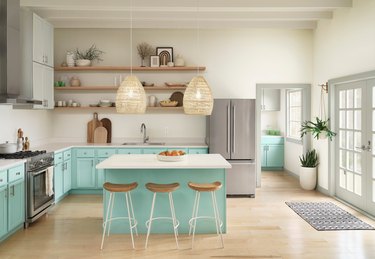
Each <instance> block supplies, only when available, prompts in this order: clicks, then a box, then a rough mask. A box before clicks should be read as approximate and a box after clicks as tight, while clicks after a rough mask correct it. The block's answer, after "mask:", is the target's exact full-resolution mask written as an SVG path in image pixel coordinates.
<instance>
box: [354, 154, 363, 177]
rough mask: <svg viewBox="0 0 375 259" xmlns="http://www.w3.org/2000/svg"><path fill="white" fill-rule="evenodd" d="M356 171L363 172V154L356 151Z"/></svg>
mask: <svg viewBox="0 0 375 259" xmlns="http://www.w3.org/2000/svg"><path fill="white" fill-rule="evenodd" d="M354 172H356V173H358V174H361V173H362V154H361V153H354Z"/></svg>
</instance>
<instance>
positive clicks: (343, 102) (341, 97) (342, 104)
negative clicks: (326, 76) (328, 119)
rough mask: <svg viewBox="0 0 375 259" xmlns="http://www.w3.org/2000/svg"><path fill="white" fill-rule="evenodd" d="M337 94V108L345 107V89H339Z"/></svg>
mask: <svg viewBox="0 0 375 259" xmlns="http://www.w3.org/2000/svg"><path fill="white" fill-rule="evenodd" d="M339 95H340V98H339V99H340V100H339V108H340V109H344V108H346V91H345V90H343V91H340V93H339Z"/></svg>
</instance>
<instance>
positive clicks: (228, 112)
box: [227, 105, 230, 154]
mask: <svg viewBox="0 0 375 259" xmlns="http://www.w3.org/2000/svg"><path fill="white" fill-rule="evenodd" d="M229 115H230V107H229V105H227V153H228V154H229V153H230V116H229Z"/></svg>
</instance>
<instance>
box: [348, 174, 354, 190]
mask: <svg viewBox="0 0 375 259" xmlns="http://www.w3.org/2000/svg"><path fill="white" fill-rule="evenodd" d="M346 183H347V185H346V189H347V190H348V191H351V192H353V191H354V179H353V173H351V172H348V171H347V172H346Z"/></svg>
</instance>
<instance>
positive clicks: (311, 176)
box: [299, 149, 319, 190]
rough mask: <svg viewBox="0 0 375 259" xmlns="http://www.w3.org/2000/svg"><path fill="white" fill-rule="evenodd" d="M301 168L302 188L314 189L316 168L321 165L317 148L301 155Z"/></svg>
mask: <svg viewBox="0 0 375 259" xmlns="http://www.w3.org/2000/svg"><path fill="white" fill-rule="evenodd" d="M299 160H300V162H301V168H300V172H299V183H300V185H301V187H302V189H305V190H314V189H315V187H316V176H317V174H316V168H317V166H318V165H319V158H318V154H317V153H316V151H315V149H312V150H308V151H307V152H306V153H305V154H302V156H300V157H299Z"/></svg>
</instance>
